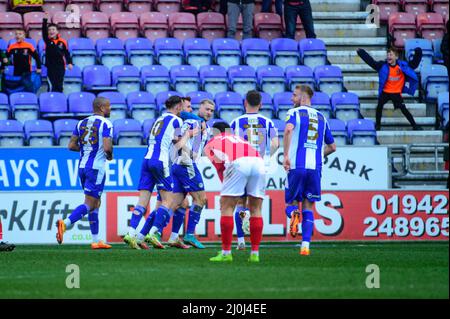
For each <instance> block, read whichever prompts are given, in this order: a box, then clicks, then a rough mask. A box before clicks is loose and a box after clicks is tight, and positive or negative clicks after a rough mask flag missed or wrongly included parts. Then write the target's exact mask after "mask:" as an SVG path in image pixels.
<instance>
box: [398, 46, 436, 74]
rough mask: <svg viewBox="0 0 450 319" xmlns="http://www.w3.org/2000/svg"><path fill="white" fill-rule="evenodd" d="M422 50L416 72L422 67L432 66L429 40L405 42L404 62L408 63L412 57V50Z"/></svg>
mask: <svg viewBox="0 0 450 319" xmlns="http://www.w3.org/2000/svg"><path fill="white" fill-rule="evenodd" d="M415 48H421V49H422V60H421V61H420V64H419V67H418V68H417V71H420V70H421V69H422V68H423V67H424V66H427V67H428V66H429V65H430V64H433V56H434V51H433V44H432V42H431V40H427V39H407V40H405V55H406V60H407V61H409V60H410V59H412V57H413V56H414V49H415Z"/></svg>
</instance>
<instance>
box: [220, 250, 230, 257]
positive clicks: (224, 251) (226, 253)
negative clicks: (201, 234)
mask: <svg viewBox="0 0 450 319" xmlns="http://www.w3.org/2000/svg"><path fill="white" fill-rule="evenodd" d="M222 255H224V256H226V255H231V250H222Z"/></svg>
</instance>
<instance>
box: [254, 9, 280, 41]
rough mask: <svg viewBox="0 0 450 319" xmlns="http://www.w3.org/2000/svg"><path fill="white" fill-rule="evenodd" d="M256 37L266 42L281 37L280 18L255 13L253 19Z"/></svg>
mask: <svg viewBox="0 0 450 319" xmlns="http://www.w3.org/2000/svg"><path fill="white" fill-rule="evenodd" d="M254 30H255V33H256V36H257V37H259V38H263V39H266V40H269V41H270V40H272V39H276V38H282V37H283V31H282V24H281V17H280V16H279V15H278V14H276V13H257V14H255V18H254Z"/></svg>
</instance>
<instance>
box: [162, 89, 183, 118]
mask: <svg viewBox="0 0 450 319" xmlns="http://www.w3.org/2000/svg"><path fill="white" fill-rule="evenodd" d="M171 96H182V95H181V93H179V92H176V91H166V92H160V93H158V94H157V95H156V97H155V99H156V107H157V108H158V112H159V115H162V114H164V113H165V112H166V104H165V103H166V100H167V99H168V98H169V97H171Z"/></svg>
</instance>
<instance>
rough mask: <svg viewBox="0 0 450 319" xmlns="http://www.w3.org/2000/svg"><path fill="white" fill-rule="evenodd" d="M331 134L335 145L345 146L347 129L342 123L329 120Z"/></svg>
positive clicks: (336, 120)
mask: <svg viewBox="0 0 450 319" xmlns="http://www.w3.org/2000/svg"><path fill="white" fill-rule="evenodd" d="M328 124H329V125H330V130H331V133H332V134H333V137H334V143H336V145H347V137H348V133H347V128H346V125H345V122H344V121H341V120H338V119H329V120H328Z"/></svg>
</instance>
